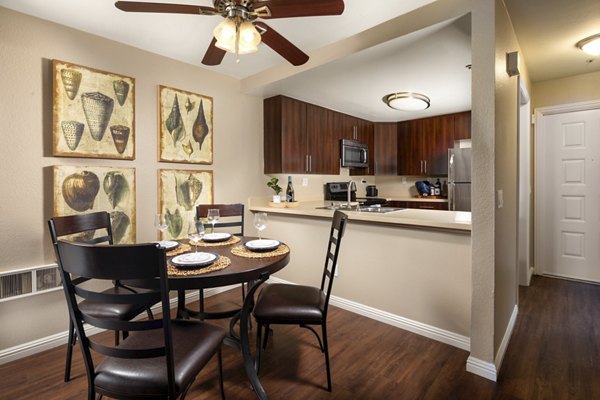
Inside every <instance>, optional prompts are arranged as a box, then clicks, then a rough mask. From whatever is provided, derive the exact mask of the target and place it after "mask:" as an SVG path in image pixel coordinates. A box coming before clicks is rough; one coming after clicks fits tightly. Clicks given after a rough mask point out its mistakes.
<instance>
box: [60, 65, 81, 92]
mask: <svg viewBox="0 0 600 400" xmlns="http://www.w3.org/2000/svg"><path fill="white" fill-rule="evenodd" d="M60 78H61V79H62V83H63V86H64V87H65V93H66V94H67V97H68V98H69V99H71V100H74V99H75V96H77V92H78V91H79V85H80V84H81V72H79V71H75V70H73V69H68V68H65V69H62V70H61V71H60Z"/></svg>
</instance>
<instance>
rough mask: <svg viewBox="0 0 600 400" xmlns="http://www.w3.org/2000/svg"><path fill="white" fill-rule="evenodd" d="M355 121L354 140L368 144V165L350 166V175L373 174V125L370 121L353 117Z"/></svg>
mask: <svg viewBox="0 0 600 400" xmlns="http://www.w3.org/2000/svg"><path fill="white" fill-rule="evenodd" d="M354 120H355V123H356V134H355V136H354V137H355V138H356V139H355V140H357V141H359V142H362V143H366V144H367V145H368V146H369V166H368V167H367V168H351V169H350V175H373V174H374V173H375V167H374V162H375V158H374V156H375V152H374V142H373V127H374V124H373V122H371V121H366V120H364V119H360V118H354Z"/></svg>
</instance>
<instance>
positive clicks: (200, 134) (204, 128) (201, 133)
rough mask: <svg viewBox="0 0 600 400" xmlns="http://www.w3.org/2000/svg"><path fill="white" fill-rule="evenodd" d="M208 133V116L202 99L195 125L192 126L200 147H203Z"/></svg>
mask: <svg viewBox="0 0 600 400" xmlns="http://www.w3.org/2000/svg"><path fill="white" fill-rule="evenodd" d="M206 135H208V124H207V123H206V117H205V116H204V106H203V105H202V100H200V105H199V106H198V116H197V117H196V120H195V121H194V127H193V128H192V136H193V137H194V140H195V141H196V142H198V145H199V147H200V148H202V143H203V142H204V138H206Z"/></svg>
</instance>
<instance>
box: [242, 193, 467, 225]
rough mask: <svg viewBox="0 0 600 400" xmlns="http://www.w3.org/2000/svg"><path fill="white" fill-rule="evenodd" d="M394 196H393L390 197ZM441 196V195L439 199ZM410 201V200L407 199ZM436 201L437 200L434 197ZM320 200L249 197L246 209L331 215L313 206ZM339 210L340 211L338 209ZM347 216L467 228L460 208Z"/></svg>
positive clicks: (321, 205)
mask: <svg viewBox="0 0 600 400" xmlns="http://www.w3.org/2000/svg"><path fill="white" fill-rule="evenodd" d="M394 200H396V199H395V198H394ZM442 200H443V199H442ZM410 201H413V200H410ZM438 201H440V200H438ZM329 204H330V202H324V201H305V202H304V201H300V202H299V204H298V205H297V207H293V208H287V207H271V206H269V203H268V200H267V199H266V198H251V199H249V209H250V211H262V212H267V213H273V214H287V215H295V216H307V217H321V218H331V216H332V215H333V210H323V209H318V208H317V207H323V206H325V205H329ZM341 211H344V210H343V209H341ZM346 213H347V214H348V218H349V219H350V220H355V221H363V222H371V223H377V224H392V225H404V226H412V227H418V228H432V229H444V230H454V231H458V232H463V233H470V232H471V213H470V212H464V211H442V210H420V209H411V208H407V209H404V210H398V211H393V212H389V213H381V214H379V213H368V212H358V211H347V212H346Z"/></svg>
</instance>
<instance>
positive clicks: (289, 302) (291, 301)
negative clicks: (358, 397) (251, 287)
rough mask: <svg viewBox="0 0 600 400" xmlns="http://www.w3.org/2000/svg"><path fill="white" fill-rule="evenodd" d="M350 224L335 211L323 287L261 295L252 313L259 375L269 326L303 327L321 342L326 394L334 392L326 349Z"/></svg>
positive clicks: (272, 289) (284, 288) (274, 289)
mask: <svg viewBox="0 0 600 400" xmlns="http://www.w3.org/2000/svg"><path fill="white" fill-rule="evenodd" d="M347 220H348V217H347V215H346V214H344V213H342V212H341V211H337V210H336V211H335V213H334V214H333V221H332V223H331V231H330V234H329V244H328V246H327V255H326V257H325V266H324V268H323V277H322V279H321V286H320V287H312V286H301V285H288V284H271V285H268V286H266V287H265V288H264V289H263V290H262V291H261V292H260V294H259V295H258V299H257V300H256V304H255V306H254V311H253V314H254V318H255V319H256V322H257V324H258V331H257V336H256V359H255V368H256V370H257V371H258V369H259V366H260V356H261V348H263V349H265V348H266V347H267V339H268V338H269V335H270V334H271V330H270V325H276V324H286V325H300V327H302V328H307V329H309V330H310V331H311V332H313V333H314V334H315V336H316V337H317V340H318V341H319V347H320V348H321V352H323V353H324V354H325V365H326V368H327V390H328V391H330V392H331V372H330V368H329V347H328V345H327V308H328V305H329V297H330V295H331V288H332V286H333V278H334V276H335V269H336V267H337V259H338V255H339V252H340V245H341V243H342V237H343V236H344V230H345V229H346V223H347ZM311 325H321V332H322V335H321V336H322V338H323V341H322V342H321V338H320V337H319V334H318V333H317V332H316V331H315V330H314V329H313V328H312V327H311ZM263 326H264V327H265V337H264V342H263V343H262V344H261V340H262V331H263Z"/></svg>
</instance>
